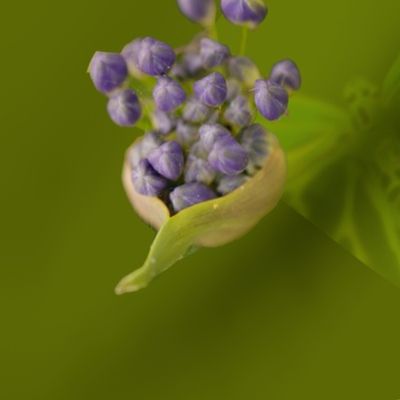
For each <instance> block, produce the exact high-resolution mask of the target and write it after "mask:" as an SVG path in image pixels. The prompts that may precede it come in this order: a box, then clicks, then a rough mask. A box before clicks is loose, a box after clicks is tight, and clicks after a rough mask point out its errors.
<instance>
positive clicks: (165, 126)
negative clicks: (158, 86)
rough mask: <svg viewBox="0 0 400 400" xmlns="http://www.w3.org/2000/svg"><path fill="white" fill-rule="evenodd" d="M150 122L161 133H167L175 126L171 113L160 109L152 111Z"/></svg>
mask: <svg viewBox="0 0 400 400" xmlns="http://www.w3.org/2000/svg"><path fill="white" fill-rule="evenodd" d="M152 122H153V125H154V128H155V130H156V131H157V132H159V133H161V134H162V135H168V134H169V133H171V132H172V131H173V130H174V129H175V127H176V120H175V118H174V117H173V116H172V115H170V114H168V113H165V112H163V111H160V110H156V111H155V112H154V114H153V118H152Z"/></svg>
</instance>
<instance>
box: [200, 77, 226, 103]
mask: <svg viewBox="0 0 400 400" xmlns="http://www.w3.org/2000/svg"><path fill="white" fill-rule="evenodd" d="M193 90H194V94H195V96H196V98H197V99H198V100H200V101H201V102H202V103H203V104H205V105H207V106H209V107H217V106H219V105H220V104H222V103H223V102H224V101H225V100H226V96H227V94H228V89H227V87H226V81H225V78H224V77H223V76H222V75H221V74H220V73H219V72H213V73H212V74H210V75H208V76H206V77H205V78H203V79H201V80H199V81H197V82H195V84H194V86H193Z"/></svg>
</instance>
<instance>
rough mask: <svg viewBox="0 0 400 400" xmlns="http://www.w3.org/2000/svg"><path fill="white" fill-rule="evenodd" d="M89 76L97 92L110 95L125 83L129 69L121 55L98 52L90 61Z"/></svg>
mask: <svg viewBox="0 0 400 400" xmlns="http://www.w3.org/2000/svg"><path fill="white" fill-rule="evenodd" d="M89 74H90V77H91V79H92V81H93V83H94V85H95V87H96V89H97V90H99V91H100V92H103V93H110V92H112V91H113V90H115V89H117V88H118V87H119V86H121V85H122V83H123V82H124V81H125V79H126V78H127V76H128V68H127V65H126V63H125V60H124V58H123V57H122V56H121V55H120V54H116V53H104V52H101V51H97V52H96V53H95V54H94V56H93V58H92V60H91V61H90V65H89Z"/></svg>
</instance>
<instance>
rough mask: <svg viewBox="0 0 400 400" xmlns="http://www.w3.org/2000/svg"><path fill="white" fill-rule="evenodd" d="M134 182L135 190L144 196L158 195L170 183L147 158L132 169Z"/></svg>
mask: <svg viewBox="0 0 400 400" xmlns="http://www.w3.org/2000/svg"><path fill="white" fill-rule="evenodd" d="M132 183H133V186H134V188H135V190H136V191H137V192H138V193H140V194H143V195H144V196H158V195H159V194H160V193H161V192H162V191H163V190H164V189H165V188H166V187H167V185H168V182H167V180H166V179H165V178H163V177H162V176H160V175H159V174H157V172H156V171H154V169H153V168H152V167H151V165H150V164H149V162H148V161H147V160H142V161H140V162H139V164H138V165H137V166H136V167H135V168H134V169H133V170H132Z"/></svg>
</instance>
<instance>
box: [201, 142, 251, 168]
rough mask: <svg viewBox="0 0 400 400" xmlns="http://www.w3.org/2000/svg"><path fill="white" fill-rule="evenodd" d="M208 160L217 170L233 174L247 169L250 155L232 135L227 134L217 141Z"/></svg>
mask: <svg viewBox="0 0 400 400" xmlns="http://www.w3.org/2000/svg"><path fill="white" fill-rule="evenodd" d="M208 162H209V163H210V165H211V166H212V167H213V168H214V169H215V170H216V171H217V172H220V173H222V174H225V175H228V176H233V175H238V174H240V173H241V172H243V171H244V170H245V169H246V167H247V163H248V156H247V152H246V150H245V149H244V148H243V147H242V146H241V145H240V144H239V143H238V142H237V141H236V140H235V139H234V138H233V137H232V136H225V137H222V138H220V139H218V140H217V141H216V142H215V144H214V146H213V148H212V150H211V153H210V155H209V156H208Z"/></svg>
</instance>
